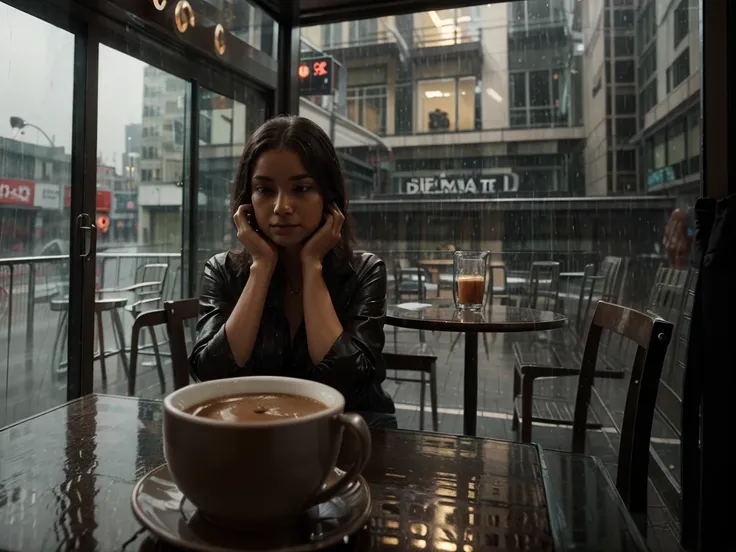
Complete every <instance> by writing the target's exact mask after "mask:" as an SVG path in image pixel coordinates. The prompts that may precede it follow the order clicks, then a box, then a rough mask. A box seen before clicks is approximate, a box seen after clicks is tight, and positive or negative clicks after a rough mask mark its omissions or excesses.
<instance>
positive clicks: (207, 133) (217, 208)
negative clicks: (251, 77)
mask: <svg viewBox="0 0 736 552" xmlns="http://www.w3.org/2000/svg"><path fill="white" fill-rule="evenodd" d="M238 92H240V93H238ZM236 98H237V99H233V98H230V97H228V96H224V95H221V94H218V93H216V92H212V91H211V90H209V89H207V88H204V87H200V88H199V152H198V161H199V162H198V167H199V172H198V178H197V185H198V189H197V191H198V194H197V196H198V197H197V215H198V216H197V222H196V224H197V240H198V243H197V272H196V274H195V275H194V278H195V282H194V283H195V286H199V279H200V277H201V273H202V272H201V271H202V267H203V266H204V263H205V262H207V259H209V258H210V257H212V256H213V255H215V254H217V253H221V252H223V251H227V250H229V249H232V248H237V247H238V241H237V238H236V235H235V227H234V225H233V219H232V214H231V211H230V196H231V193H232V186H233V181H234V178H235V172H236V170H237V168H238V163H239V161H240V156H241V155H242V154H243V149H244V147H245V143H246V141H247V140H248V138H249V137H250V135H251V134H252V133H253V132H254V131H255V130H256V129H257V128H258V127H259V126H260V125H261V124H263V123H264V122H265V120H266V100H265V98H264V97H263V96H262V95H260V94H257V93H255V92H251V91H250V90H247V89H245V88H244V87H241V88H237V87H236ZM195 289H196V288H195Z"/></svg>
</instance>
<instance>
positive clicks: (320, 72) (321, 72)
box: [312, 60, 327, 77]
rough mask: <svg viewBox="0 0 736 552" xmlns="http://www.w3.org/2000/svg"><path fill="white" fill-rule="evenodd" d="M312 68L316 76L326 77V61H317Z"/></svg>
mask: <svg viewBox="0 0 736 552" xmlns="http://www.w3.org/2000/svg"><path fill="white" fill-rule="evenodd" d="M312 67H313V68H314V76H316V77H324V76H326V75H327V62H326V61H324V60H321V61H315V62H314V65H313V66H312Z"/></svg>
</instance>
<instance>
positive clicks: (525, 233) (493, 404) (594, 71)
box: [301, 0, 702, 549]
mask: <svg viewBox="0 0 736 552" xmlns="http://www.w3.org/2000/svg"><path fill="white" fill-rule="evenodd" d="M476 4H477V5H476V6H475V7H474V10H475V11H474V12H472V17H473V18H474V20H475V21H477V27H478V29H479V30H480V32H479V33H478V36H477V37H475V38H473V37H472V36H474V35H472V36H471V35H468V38H469V39H470V43H471V45H470V46H468V44H462V45H458V44H457V43H455V42H454V41H453V40H451V38H454V37H455V35H456V33H457V27H460V26H461V21H460V19H461V17H463V16H464V15H466V12H461V11H454V10H437V11H423V12H417V13H414V14H408V15H406V16H402V17H403V19H402V20H401V21H402V24H401V25H398V23H397V20H396V19H395V18H391V17H385V18H378V28H379V29H382V28H387V29H391V30H392V31H393V32H394V33H395V34H392V35H391V36H393V37H394V38H393V39H392V38H390V37H389V36H387V38H386V41H387V42H388V44H384V45H383V46H385V48H382V49H376V50H375V51H372V50H369V49H367V48H364V47H361V49H358V48H353V47H346V48H345V49H344V50H341V51H332V50H331V52H332V53H333V54H334V55H335V56H336V57H337V58H338V61H340V62H341V63H342V64H343V65H344V66H345V68H346V73H347V76H346V77H347V85H348V87H364V86H368V85H369V84H370V85H373V84H375V85H378V84H380V85H381V86H385V89H386V112H387V124H386V131H385V136H380V137H377V138H372V139H370V140H369V139H366V138H359V136H358V134H359V133H358V132H357V131H356V129H355V128H354V127H351V129H350V131H348V129H347V128H345V127H340V124H338V125H337V129H335V131H334V134H333V140H334V142H335V146H336V148H337V150H338V154H339V155H341V160H342V161H343V167H344V170H345V173H346V179H347V180H348V181H349V182H351V186H352V187H351V188H350V195H351V200H352V201H351V204H350V209H351V211H352V216H353V217H354V220H355V223H356V227H355V228H356V235H357V246H358V247H359V248H360V249H366V250H368V251H372V252H374V253H376V254H378V255H380V256H382V257H383V258H384V260H385V261H386V264H387V267H388V270H389V275H388V302H389V303H404V302H424V301H426V302H427V303H429V302H432V301H441V300H443V298H446V297H447V296H448V294H449V295H450V296H451V292H452V289H451V286H452V284H451V281H452V280H451V276H452V271H451V270H448V269H447V266H448V265H447V263H448V262H449V261H451V258H452V254H451V251H452V250H453V249H454V250H461V249H483V250H488V251H491V252H492V259H493V261H492V262H493V263H495V264H496V265H497V266H498V269H497V270H498V272H497V274H494V276H495V280H496V285H495V288H496V291H497V292H498V295H499V296H500V297H497V298H496V299H495V300H494V306H495V305H501V304H502V303H503V304H522V302H523V301H524V297H525V293H527V292H528V290H530V289H531V286H530V285H529V284H528V282H529V274H530V270H531V267H532V263H533V262H536V261H550V262H557V263H559V269H560V272H561V273H566V274H578V275H579V274H580V273H582V272H583V271H584V270H585V267H586V266H587V265H588V264H591V265H592V268H591V270H593V273H594V274H597V275H600V276H601V277H602V278H601V280H598V281H609V282H610V285H611V286H612V291H611V293H610V294H609V296H610V298H611V300H613V301H616V302H620V303H622V304H624V305H627V306H630V307H633V308H637V309H640V310H642V309H646V308H647V301H648V299H649V297H650V294H651V293H652V290H654V289H655V288H656V286H655V278H656V275H657V268H658V267H659V266H660V264H662V265H664V266H666V267H667V268H669V269H672V270H684V271H685V273H686V272H687V271H686V269H687V268H688V265H687V261H683V262H681V263H680V265H677V266H676V263H675V262H672V261H671V260H670V258H669V256H668V255H667V252H666V250H665V246H664V245H663V236H664V232H665V228H666V225H667V220H668V219H669V217H670V215H671V213H672V212H673V211H674V210H675V209H681V210H683V211H684V212H686V213H688V217H690V218H688V220H691V212H692V206H693V203H694V201H695V198H696V197H698V194H699V187H700V175H699V166H700V153H699V151H700V150H699V144H700V140H699V138H700V137H699V132H700V123H699V120H700V119H699V112H700V111H699V110H700V103H699V100H700V90H699V86H698V83H695V82H693V81H694V79H692V77H691V75H696V74H699V72H700V71H701V70H702V69H701V67H700V52H694V51H689V53H688V54H687V58H688V62H687V63H685V62H684V60H685V57H684V51H685V49H686V48H689V49H690V50H692V48H694V47H695V42H693V41H692V40H691V38H687V37H688V36H696V35H695V34H694V33H696V32H698V29H697V27H696V25H697V22H698V17H696V12H694V11H693V10H696V9H697V8H695V5H696V4H697V2H685V3H684V4H681V2H680V0H676V1H675V2H672V3H671V6H670V7H669V9H668V10H665V11H664V12H662V13H661V14H660V13H658V12H659V11H661V10H660V9H659V8H661V6H660V4H662V3H660V2H654V1H647V2H643V1H642V2H636V1H633V0H621V1H619V0H615V1H607V2H604V1H600V0H579V1H576V2H567V1H557V0H554V1H552V0H534V1H517V2H505V3H495V2H494V3H489V2H483V3H476ZM664 4H668V3H667V2H664ZM681 5H684V6H688V10H689V11H688V17H684V15H683V14H682V13H678V15H679V16H680V17H679V19H678V21H679V23H676V22H675V18H674V17H673V15H674V11H675V10H676V9H678V7H679V6H681ZM665 12H666V13H665ZM470 14H471V12H467V15H470ZM606 15H607V16H608V17H607V18H606ZM606 21H608V25H605V24H604V23H605V22H606ZM685 22H686V23H687V32H685V29H684V28H683V29H680V30H679V31H678V34H684V36H685V37H686V38H685V39H684V41H683V42H684V43H682V44H680V46H678V48H677V49H676V50H675V49H674V48H673V47H672V42H673V37H674V35H675V33H674V31H675V25H676V24H678V25H685ZM348 25H349V23H348V22H345V23H344V26H345V28H348ZM320 29H322V30H324V29H326V27H317V28H315V29H303V30H302V32H303V33H304V36H305V38H307V37H308V38H309V41H310V43H311V44H312V46H314V47H315V48H316V49H324V48H325V44H322V43H320V39H319V37H320V36H321V33H320V32H316V31H319V30H320ZM689 33H693V34H692V35H690V34H689ZM430 35H431V36H434V37H440V38H443V37H444V39H446V40H440V39H437V40H435V41H434V42H433V41H432V40H429V39H427V38H426V37H428V36H430ZM314 37H317V38H316V40H313V39H314ZM422 37H425V38H422ZM685 43H687V44H685ZM605 44H609V45H610V48H609V50H608V54H609V55H608V56H606V55H605V54H606V48H605V46H604V45H605ZM461 46H462V47H461ZM679 56H683V57H682V58H679ZM678 58H679V59H678ZM379 66H380V67H381V69H380V77H379V69H378V67H379ZM374 67H375V68H376V69H374V70H373V69H371V71H372V72H374V73H375V74H374V76H375V79H376V80H372V81H368V80H366V74H365V71H366V68H374ZM685 68H687V72H686V71H685V70H684V69H685ZM668 69H671V71H670V73H671V75H672V79H674V77H675V76H676V77H677V80H681V85H680V86H679V87H677V88H673V89H672V90H673V91H672V92H667V85H666V81H665V80H664V79H665V78H666V75H667V70H668ZM371 71H369V72H371ZM377 79H380V83H379V82H377ZM473 83H475V84H474V85H473ZM473 88H474V89H475V91H476V96H475V98H476V99H475V112H476V115H475V119H474V126H473V127H472V128H473V129H474V130H476V131H477V135H476V133H470V132H464V133H457V132H455V130H456V129H460V130H464V129H470V128H471V126H470V115H469V114H470V112H471V104H470V103H467V104H466V103H465V102H466V100H467V99H468V98H470V97H471V95H470V91H471V89H473ZM463 92H466V94H465V95H463ZM308 103H309V102H308V101H307V98H304V99H303V101H302V109H301V113H302V114H304V115H307V116H311V117H313V118H314V119H315V120H318V119H319V117H318V114H317V110H316V109H314V110H309V109H308V106H307V104H308ZM365 103H366V102H365V100H361V105H364V104H365ZM347 112H348V114H349V115H350V117H351V119H353V120H355V121H356V122H358V123H359V124H360V125H362V126H364V127H367V125H368V124H369V119H366V118H365V117H363V118H360V117H357V118H356V116H355V113H356V108H355V107H353V106H349V107H348V111H347ZM357 112H358V113H360V111H359V110H357ZM683 118H684V120H686V122H687V125H686V126H678V122H677V121H678V119H683ZM412 122H413V125H412V124H411V123H412ZM509 129H511V130H509ZM361 136H362V135H361ZM357 162H360V163H362V165H359V164H358V163H357ZM356 182H361V183H363V184H361V186H358V185H354V184H353V183H356ZM353 190H359V192H353ZM565 198H574V201H561V199H565ZM443 263H445V264H444V265H443ZM614 266H616V267H618V268H615V269H614V268H613V267H614ZM397 267H402V268H411V269H415V270H419V269H422V270H424V269H426V270H427V273H426V274H427V285H426V286H425V287H421V286H419V284H416V287H415V288H411V289H414V290H415V293H414V295H411V294H408V293H404V292H405V291H406V290H407V287H406V286H404V285H403V284H402V282H403V280H402V279H401V278H400V276H399V272H398V271H397V270H398V268H397ZM678 274H680V275H681V274H682V273H678ZM448 278H449V279H448ZM575 278H576V277H572V276H566V277H565V281H564V282H562V283H561V284H560V286H561V287H560V296H559V297H564V300H560V301H559V302H558V303H557V304H556V305H555V306H554V309H555V310H557V311H559V312H564V313H565V314H566V315H567V316H568V320H569V323H570V327H578V328H580V329H581V330H582V331H581V332H579V333H576V334H575V337H574V338H573V339H572V341H571V343H573V344H575V346H576V347H582V346H583V345H584V344H583V343H582V340H581V336H582V335H584V334H585V328H586V327H587V326H588V325H589V323H590V314H591V313H592V311H593V307H592V306H591V305H587V304H586V303H585V301H586V300H585V298H584V297H583V299H581V295H580V289H581V278H582V277H577V278H578V279H577V280H576V279H575ZM418 281H419V280H417V282H418ZM448 282H449V283H448ZM510 282H515V283H514V284H513V285H512V284H511V283H510ZM525 286H526V287H525ZM680 292H681V287H680V289H679V290H678V293H680ZM529 293H530V292H529ZM420 294H421V295H420ZM600 296H601V291H600V290H599V289H596V298H600ZM420 297H421V298H420ZM581 301H582V302H581ZM592 305H595V303H592ZM578 307H580V309H578ZM587 307H590V308H587ZM579 312H580V313H581V314H580V316H578V313H579ZM678 316H679V313H673V314H672V315H671V318H672V320H673V321H677V320H678ZM394 330H395V328H393V327H390V326H387V327H386V337H387V344H386V346H387V347H389V348H392V347H399V348H400V347H401V346H406V347H407V350H411V348H412V347H413V346H416V345H417V344H418V343H420V342H421V339H422V337H421V336H420V334H419V332H416V331H415V332H412V331H409V330H404V329H397V330H396V331H394ZM394 336H396V339H395V340H394ZM426 337H427V340H426V342H427V343H430V339H429V336H428V335H427V336H426ZM547 339H550V340H554V339H555V338H554V336H539V335H525V336H516V335H510V334H505V335H500V334H499V335H497V336H495V338H493V339H492V338H491V337H490V336H489V338H488V343H487V344H486V345H487V354H486V345H484V344H483V343H480V347H479V351H478V352H479V354H478V358H479V362H480V366H479V373H480V374H482V375H481V379H480V381H479V382H478V387H479V395H478V396H479V410H480V411H481V412H483V414H482V415H480V416H479V418H478V425H477V427H478V433H479V434H480V435H483V436H487V437H499V438H502V439H503V438H516V437H518V435H516V434H515V433H514V432H510V429H509V428H510V418H511V417H512V415H513V405H514V400H513V397H512V392H513V386H512V383H513V382H511V380H510V379H509V378H510V375H509V374H511V373H512V372H513V364H514V353H513V347H512V344H515V343H534V344H537V345H540V346H546V345H547V344H549V341H545V340H547ZM463 343H464V341H463V337H459V338H458V337H457V336H455V335H453V336H449V335H445V334H442V332H436V335H434V336H433V337H432V341H431V346H432V348H433V350H434V352H435V353H436V354H437V356H438V357H440V358H442V359H443V360H442V362H444V365H443V366H442V367H440V365H439V364H438V379H439V381H441V382H448V383H446V384H445V388H444V389H443V390H441V391H440V392H439V397H438V403H439V405H440V406H441V407H444V408H446V409H447V411H446V413H442V411H441V413H440V415H439V428H438V429H439V431H450V432H461V431H462V430H463V423H462V409H463V394H462V385H463V382H462V374H463V370H464V358H463V349H464V345H463ZM671 347H673V345H671ZM481 348H482V350H481ZM674 348H676V347H674ZM610 353H611V354H616V355H619V356H617V358H620V359H622V362H628V358H626V360H623V359H624V357H625V354H623V353H621V352H620V351H618V350H614V349H613V348H612V349H610ZM673 354H674V353H673ZM674 366H675V365H674V364H673V363H672V362H670V364H668V365H667V367H666V370H665V371H663V379H666V380H667V382H668V386H669V388H670V391H672V390H675V391H673V392H674V394H675V395H676V397H675V398H674V399H673V400H672V401H669V402H668V401H664V402H661V401H660V402H661V404H659V403H658V410H657V417H658V418H657V421H655V425H654V427H653V430H652V438H653V440H652V444H653V446H654V447H655V448H657V449H658V450H659V451H661V454H662V459H663V465H668V466H670V465H671V466H673V468H672V471H673V474H674V473H675V472H677V471H678V470H679V457H678V448H677V447H678V445H677V443H678V439H679V435H678V434H677V432H676V431H675V430H673V429H672V428H673V427H677V423H678V422H677V418H676V416H674V417H673V412H674V411H676V410H677V408H676V406H675V407H672V406H671V405H677V404H678V402H677V401H678V400H679V399H678V398H677V397H679V396H680V395H679V393H680V392H681V379H678V378H679V377H680V376H681V374H682V369H681V368H675V367H674ZM497 368H498V369H497ZM678 370H679V371H678ZM496 372H498V373H499V374H501V375H500V376H498V377H497V374H496ZM678 374H679V375H678ZM443 378H444V379H443ZM499 378H500V379H499ZM573 379H574V378H573ZM539 383H540V388H539V390H538V392H539V394H540V395H546V394H547V393H550V394H551V396H554V397H557V398H560V399H562V398H564V397H565V396H566V393H568V394H569V393H572V394H573V395H574V391H575V382H574V381H573V382H572V386H571V387H570V386H569V384H570V383H571V382H569V381H568V382H563V381H550V382H539ZM546 384H549V385H546ZM383 385H384V387H385V388H386V389H387V390H390V392H391V393H392V395H393V397H394V399H395V402H396V403H397V411H398V413H399V414H398V416H399V425H400V427H406V428H411V429H416V428H418V427H419V420H420V419H421V406H420V393H419V389H418V388H419V386H416V388H415V389H410V387H409V386H407V385H404V384H399V383H397V382H395V381H393V380H392V379H391V378H390V371H389V378H388V379H387V380H386V381H385V382H384V383H383ZM535 385H536V384H535ZM595 385H596V390H597V391H598V393H599V394H600V396H601V400H602V401H603V403H604V405H605V406H606V408H607V409H608V410H609V411H610V412H612V413H613V416H614V421H610V420H607V421H605V422H604V425H605V426H606V433H605V434H606V435H608V436H610V437H611V443H612V445H613V446H612V447H608V448H607V446H603V445H602V444H600V443H595V444H591V449H590V452H591V453H592V454H601V455H606V456H607V457H610V458H611V459H612V460H615V458H616V454H617V452H618V450H617V444H618V441H617V439H618V430H617V429H615V428H620V427H621V425H620V421H621V415H622V412H623V410H624V407H625V401H624V400H623V399H624V398H625V392H626V386H627V385H628V380H623V381H617V382H613V380H606V381H598V380H596V383H595ZM535 391H536V388H535ZM665 391H666V390H665ZM662 393H664V391H662ZM666 398H667V399H668V400H669V399H671V398H672V397H670V396H667V397H666ZM426 402H428V400H427V401H426ZM668 405H670V406H668ZM541 406H542V405H540V407H541ZM425 408H426V411H427V415H426V416H425V421H424V428H425V430H428V429H429V428H430V423H431V417H430V415H429V410H430V405H429V404H426V403H425ZM667 408H669V411H668V410H667ZM450 412H452V414H450ZM665 418H666V419H665ZM566 432H567V433H566ZM596 435H599V436H600V434H596ZM532 439H533V440H538V441H539V442H540V443H542V445H543V446H545V443H546V444H547V446H549V447H553V448H559V446H560V445H559V444H558V443H563V444H565V443H569V430H563V429H561V428H553V427H545V428H537V427H534V430H533V435H532ZM594 439H597V437H593V434H592V433H591V443H592V441H593V440H594ZM609 448H611V450H609ZM604 449H605V450H604ZM665 457H666V458H667V460H666V461H665V460H664V458H665ZM614 475H615V473H614ZM676 477H679V474H677V475H676ZM673 513H674V515H676V512H673ZM652 548H653V549H658V548H659V547H658V546H657V545H653V546H652Z"/></svg>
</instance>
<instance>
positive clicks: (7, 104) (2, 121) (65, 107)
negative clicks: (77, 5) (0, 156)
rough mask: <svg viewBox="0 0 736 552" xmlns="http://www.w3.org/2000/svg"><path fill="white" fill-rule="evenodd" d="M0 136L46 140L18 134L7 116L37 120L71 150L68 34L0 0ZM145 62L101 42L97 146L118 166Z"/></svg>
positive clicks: (138, 108) (135, 118) (137, 110)
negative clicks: (0, 27) (126, 127)
mask: <svg viewBox="0 0 736 552" xmlns="http://www.w3.org/2000/svg"><path fill="white" fill-rule="evenodd" d="M0 21H2V22H3V30H2V32H0V136H5V137H12V138H15V139H18V140H23V141H26V142H31V143H34V144H40V145H47V144H48V141H47V140H46V139H45V138H44V137H43V135H42V134H40V133H39V132H37V131H36V130H34V129H32V128H26V129H25V131H24V134H19V133H18V131H17V130H16V129H12V128H11V127H10V117H11V116H13V115H15V116H18V117H22V118H23V119H24V120H25V121H27V122H28V123H33V124H35V125H38V126H39V127H41V128H42V129H43V130H45V131H46V133H47V134H48V135H49V136H51V137H52V138H53V140H54V142H55V144H56V145H57V146H64V148H65V149H66V150H67V152H69V151H71V140H72V137H71V128H72V94H73V85H74V82H73V78H74V73H73V64H74V36H73V35H72V34H70V33H68V32H66V31H63V30H61V29H59V28H57V27H54V26H52V25H49V24H48V23H45V22H43V21H40V20H38V19H35V18H34V17H31V16H30V15H27V14H25V13H23V12H21V11H18V10H16V9H14V8H11V7H10V6H8V5H6V4H2V3H0ZM144 67H145V64H144V63H143V62H141V61H138V60H136V59H134V58H131V57H129V56H126V55H125V54H122V53H120V52H117V51H115V50H112V49H110V48H107V47H105V46H102V47H101V50H100V77H99V98H100V100H99V101H100V104H99V125H98V138H97V150H98V153H99V154H101V155H102V158H103V161H104V162H105V164H112V163H113V159H114V160H115V166H116V167H117V168H118V170H120V168H121V156H122V153H123V152H124V151H125V125H126V124H129V123H140V122H141V118H142V109H143V68H144Z"/></svg>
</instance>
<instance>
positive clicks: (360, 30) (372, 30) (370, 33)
mask: <svg viewBox="0 0 736 552" xmlns="http://www.w3.org/2000/svg"><path fill="white" fill-rule="evenodd" d="M349 32H350V35H349V39H348V40H349V42H350V43H351V44H356V43H360V44H373V43H376V42H378V19H361V20H360V21H351V22H350V24H349Z"/></svg>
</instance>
